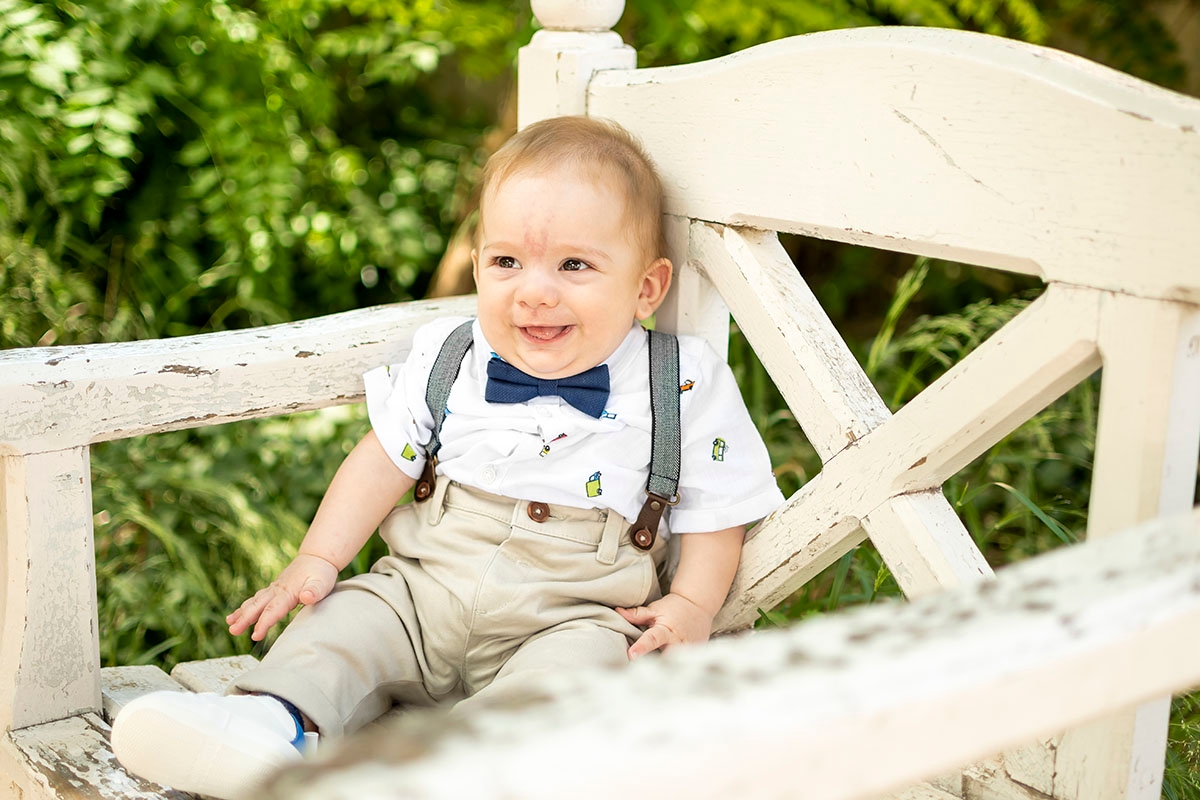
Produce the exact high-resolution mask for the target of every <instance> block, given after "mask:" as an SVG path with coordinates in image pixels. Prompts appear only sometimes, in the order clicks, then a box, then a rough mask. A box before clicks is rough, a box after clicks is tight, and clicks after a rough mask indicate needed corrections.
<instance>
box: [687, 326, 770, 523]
mask: <svg viewBox="0 0 1200 800" xmlns="http://www.w3.org/2000/svg"><path fill="white" fill-rule="evenodd" d="M679 378H680V381H681V383H682V386H681V391H680V413H681V425H682V433H683V447H682V450H681V454H680V455H681V459H680V460H681V467H680V476H679V504H678V505H677V506H675V507H674V508H672V509H671V530H672V532H675V533H698V532H706V531H719V530H724V529H726V528H731V527H734V526H736V525H746V524H749V523H752V522H755V521H756V520H759V519H762V518H763V517H765V516H766V515H767V514H769V513H771V512H772V511H774V510H775V509H776V508H778V507H779V506H780V505H781V504H782V503H783V500H784V497H783V493H782V492H780V491H779V486H778V485H777V484H776V482H775V475H774V473H773V472H772V471H771V460H770V457H769V455H768V453H767V447H766V445H765V444H764V443H763V440H762V437H761V436H760V435H759V433H758V429H757V428H756V427H755V426H754V422H753V420H752V419H751V418H750V412H749V411H747V410H746V404H745V402H744V401H743V400H742V394H741V390H740V389H739V388H738V385H737V381H735V380H734V377H733V372H732V371H731V370H730V369H729V365H728V364H726V363H725V362H724V361H723V360H722V359H721V358H720V357H719V356H717V354H716V353H715V352H713V350H712V349H711V348H710V347H709V346H708V344H707V343H705V342H704V341H703V340H699V339H694V338H692V337H683V338H681V341H680V375H679Z"/></svg>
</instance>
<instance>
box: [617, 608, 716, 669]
mask: <svg viewBox="0 0 1200 800" xmlns="http://www.w3.org/2000/svg"><path fill="white" fill-rule="evenodd" d="M617 613H618V614H620V615H621V616H622V617H624V618H625V621H626V622H629V623H631V624H633V625H637V626H639V627H643V626H645V627H646V632H645V633H643V634H642V635H641V636H640V637H639V638H638V640H637V641H636V642H634V643H633V645H632V646H630V648H629V660H630V661H632V660H634V659H635V658H639V657H641V656H644V655H646V654H647V653H652V652H654V651H655V650H659V649H663V650H666V649H667V648H669V647H671V646H673V645H677V644H691V643H697V642H706V641H708V637H709V635H710V634H711V633H712V621H713V615H712V614H710V613H708V612H707V611H705V610H704V609H703V608H701V607H700V606H698V605H696V604H695V603H693V602H692V601H691V600H688V599H687V598H686V597H684V596H683V595H679V594H675V593H674V592H672V593H671V594H668V595H667V596H666V597H663V598H661V599H659V600H655V601H654V602H653V603H651V604H650V605H648V606H638V607H637V608H618V609H617Z"/></svg>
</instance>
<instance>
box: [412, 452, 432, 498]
mask: <svg viewBox="0 0 1200 800" xmlns="http://www.w3.org/2000/svg"><path fill="white" fill-rule="evenodd" d="M436 469H437V456H430V457H429V458H427V459H425V468H424V469H423V470H421V477H420V478H418V479H417V485H416V486H415V487H413V499H414V500H416V501H417V502H418V503H419V502H421V501H422V500H428V499H429V496H430V495H431V494H433V487H434V484H435V483H436V482H437V478H436V477H435V473H434V470H436Z"/></svg>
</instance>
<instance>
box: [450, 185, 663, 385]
mask: <svg viewBox="0 0 1200 800" xmlns="http://www.w3.org/2000/svg"><path fill="white" fill-rule="evenodd" d="M609 183H610V182H609V181H600V182H595V181H591V180H588V179H587V178H586V177H585V176H582V175H580V174H578V173H577V172H576V171H575V170H571V169H556V170H553V171H552V172H548V173H544V172H543V173H531V172H517V173H515V174H513V175H511V176H509V177H507V178H505V179H504V180H503V181H502V182H500V183H499V184H498V185H496V186H493V187H491V188H490V189H489V190H488V192H487V195H486V196H485V197H484V205H483V209H484V211H483V216H482V218H481V220H480V232H479V238H478V242H479V247H478V249H477V250H474V251H472V253H471V257H472V260H473V261H474V263H475V284H476V286H477V287H478V290H479V323H480V326H481V327H482V328H483V334H484V336H486V337H487V340H488V343H489V344H491V346H492V347H493V348H495V350H496V352H497V353H498V354H499V355H500V356H501V357H502V358H503V359H504V360H505V361H507V362H508V363H510V364H512V365H513V366H514V367H517V368H518V369H520V370H522V371H524V372H527V373H529V374H530V375H534V376H536V377H539V378H546V379H549V378H563V377H566V376H568V375H574V374H576V373H579V372H582V371H584V370H586V369H590V368H592V367H594V366H596V365H597V364H600V363H601V362H603V361H604V360H605V359H606V358H608V356H609V355H611V354H612V352H613V351H614V350H616V349H617V346H618V345H620V344H621V341H622V340H623V339H624V338H625V335H626V334H627V333H628V332H629V328H630V326H631V325H632V324H633V321H634V320H635V319H645V318H646V317H648V316H650V315H651V314H653V313H654V310H655V309H656V308H657V307H658V305H659V303H660V302H661V301H662V296H663V294H664V293H665V292H666V289H667V286H668V285H669V284H670V277H671V264H670V262H669V261H667V260H666V259H653V258H650V257H648V256H647V255H646V254H645V253H644V251H643V249H642V248H641V247H640V246H639V245H638V244H637V242H636V238H637V237H635V236H634V234H633V229H632V227H631V225H630V223H629V221H628V220H627V219H626V215H625V202H624V198H623V197H622V196H621V194H620V193H619V192H618V191H616V189H615V188H614V187H612V186H610V185H609Z"/></svg>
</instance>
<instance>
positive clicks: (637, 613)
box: [616, 606, 656, 627]
mask: <svg viewBox="0 0 1200 800" xmlns="http://www.w3.org/2000/svg"><path fill="white" fill-rule="evenodd" d="M616 611H617V613H618V614H620V615H621V617H622V619H624V620H625V621H626V622H628V623H629V624H630V625H637V626H638V627H641V626H643V625H653V624H654V619H655V616H656V614H655V613H654V612H653V611H651V610H650V608H649V607H647V606H638V607H637V608H618V609H616Z"/></svg>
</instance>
